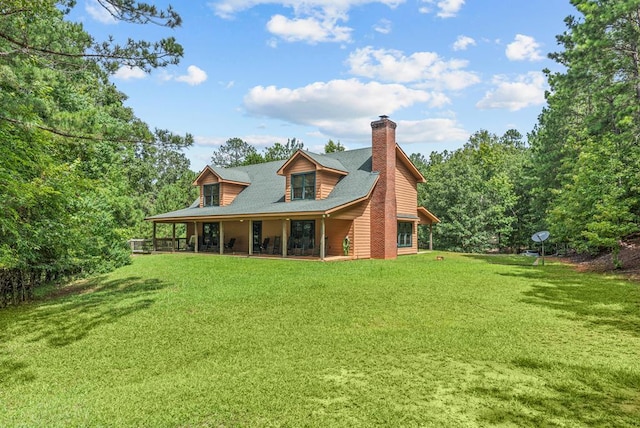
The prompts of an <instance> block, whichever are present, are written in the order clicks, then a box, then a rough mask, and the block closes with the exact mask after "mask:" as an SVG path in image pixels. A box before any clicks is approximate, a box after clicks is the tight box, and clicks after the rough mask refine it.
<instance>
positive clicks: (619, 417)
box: [472, 358, 640, 427]
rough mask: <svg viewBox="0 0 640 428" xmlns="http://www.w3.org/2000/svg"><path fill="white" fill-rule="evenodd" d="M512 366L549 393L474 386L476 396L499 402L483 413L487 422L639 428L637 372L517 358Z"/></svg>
mask: <svg viewBox="0 0 640 428" xmlns="http://www.w3.org/2000/svg"><path fill="white" fill-rule="evenodd" d="M512 363H513V364H514V365H515V366H516V367H517V368H518V369H520V370H524V371H525V372H526V373H528V374H531V375H534V376H535V377H536V378H538V379H542V380H544V388H543V389H538V388H535V389H529V390H527V389H523V388H519V387H518V385H513V387H510V386H509V385H502V386H500V387H485V386H480V387H474V388H473V389H472V391H473V393H474V394H477V395H479V396H484V397H486V398H488V399H489V400H491V401H495V400H497V401H498V402H499V403H500V404H499V405H497V406H493V407H492V408H490V409H487V410H486V411H485V412H484V413H483V414H482V416H481V420H482V421H483V422H486V423H488V424H490V425H505V424H507V425H511V424H513V425H515V426H535V427H539V426H566V423H567V422H569V423H570V424H572V425H573V424H576V425H578V426H638V421H639V420H640V393H639V392H638V391H639V390H640V375H639V374H638V373H635V372H631V371H628V370H609V369H605V368H599V369H598V370H594V368H593V367H583V366H579V365H572V364H566V363H558V362H554V363H553V364H550V363H547V362H543V361H538V360H534V359H531V358H519V359H515V360H514V361H513V362H512Z"/></svg>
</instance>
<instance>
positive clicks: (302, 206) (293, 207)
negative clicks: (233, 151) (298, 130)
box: [148, 147, 378, 221]
mask: <svg viewBox="0 0 640 428" xmlns="http://www.w3.org/2000/svg"><path fill="white" fill-rule="evenodd" d="M299 153H301V154H303V155H307V156H308V157H310V158H311V159H313V160H314V161H316V162H322V165H324V166H325V167H326V168H329V169H332V170H337V171H345V172H346V173H347V175H344V176H342V177H341V179H340V181H338V183H337V184H336V186H335V187H334V189H333V190H332V192H331V193H330V194H329V195H328V196H327V197H326V198H324V199H315V200H310V199H305V200H295V201H290V202H285V201H284V188H285V180H286V178H285V177H284V176H282V175H278V171H280V170H281V169H282V168H283V166H284V165H285V164H286V163H287V162H288V160H287V161H274V162H267V163H261V164H256V165H247V166H240V167H236V168H215V169H214V168H213V167H207V168H210V169H211V170H212V171H213V172H214V173H215V174H217V175H219V176H222V175H220V174H224V175H225V176H226V177H236V178H238V177H243V179H242V180H229V181H240V182H245V183H251V185H249V186H247V187H246V188H245V189H244V190H243V191H242V192H240V193H239V194H238V196H236V198H235V199H234V201H233V203H231V204H230V205H227V206H218V207H202V208H200V207H198V205H197V204H196V203H194V204H193V205H192V206H191V207H189V208H185V209H182V210H177V211H172V212H168V213H164V214H158V215H155V216H152V217H149V218H148V219H149V220H160V221H161V220H167V221H170V220H178V219H181V220H185V219H191V218H193V219H197V218H199V217H219V218H228V217H238V216H243V215H247V216H249V215H251V216H276V215H289V214H291V215H294V214H300V213H328V212H331V211H334V210H336V209H338V208H341V207H345V206H347V205H349V204H351V203H355V202H358V201H360V200H362V199H364V198H366V197H368V196H369V194H370V193H371V191H372V190H373V187H374V185H375V183H376V181H377V180H378V173H376V172H372V171H371V148H370V147H369V148H364V149H357V150H349V151H344V152H336V153H329V154H324V155H317V154H312V156H313V157H312V156H311V155H310V154H309V152H304V151H300V152H299ZM220 170H224V171H220ZM219 173H220V174H219Z"/></svg>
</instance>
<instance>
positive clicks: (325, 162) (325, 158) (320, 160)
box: [277, 150, 349, 175]
mask: <svg viewBox="0 0 640 428" xmlns="http://www.w3.org/2000/svg"><path fill="white" fill-rule="evenodd" d="M340 153H345V152H340ZM299 156H303V157H305V158H307V159H309V160H310V161H311V162H313V163H315V164H316V165H317V166H318V167H319V168H318V169H321V170H323V169H324V170H331V171H333V172H335V173H338V174H341V175H346V174H348V173H349V171H348V170H347V168H345V166H344V165H342V163H341V162H340V160H339V159H337V158H336V157H335V156H331V154H318V153H312V152H309V151H306V150H298V151H297V152H296V153H294V154H293V155H292V156H291V157H290V158H289V160H287V161H286V162H285V163H284V164H283V165H282V167H280V169H279V170H278V172H277V173H278V174H280V175H284V170H285V169H287V167H288V166H289V165H291V164H292V163H293V162H295V160H296V159H297V158H298V157H299Z"/></svg>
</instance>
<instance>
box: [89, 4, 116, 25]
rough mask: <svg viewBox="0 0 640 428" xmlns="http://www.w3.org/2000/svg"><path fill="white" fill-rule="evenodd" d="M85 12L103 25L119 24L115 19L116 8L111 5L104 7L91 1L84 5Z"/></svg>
mask: <svg viewBox="0 0 640 428" xmlns="http://www.w3.org/2000/svg"><path fill="white" fill-rule="evenodd" d="M84 10H85V11H87V13H88V14H89V15H90V16H91V17H92V18H93V19H95V20H96V21H98V22H101V23H103V24H117V23H118V20H117V19H115V18H114V17H113V15H115V14H116V13H117V10H116V8H114V7H113V6H112V5H111V4H107V6H102V5H101V4H100V3H98V1H97V0H89V1H87V2H86V3H85V5H84Z"/></svg>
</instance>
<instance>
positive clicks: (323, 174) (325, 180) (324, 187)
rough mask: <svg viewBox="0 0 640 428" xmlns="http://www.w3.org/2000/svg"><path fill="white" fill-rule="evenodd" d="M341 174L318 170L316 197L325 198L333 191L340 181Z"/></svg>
mask: <svg viewBox="0 0 640 428" xmlns="http://www.w3.org/2000/svg"><path fill="white" fill-rule="evenodd" d="M340 177H341V176H340V175H338V174H335V173H331V172H328V171H318V172H317V174H316V199H324V198H326V197H327V196H329V194H330V193H331V192H332V191H333V189H334V188H335V187H336V184H338V181H340Z"/></svg>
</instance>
